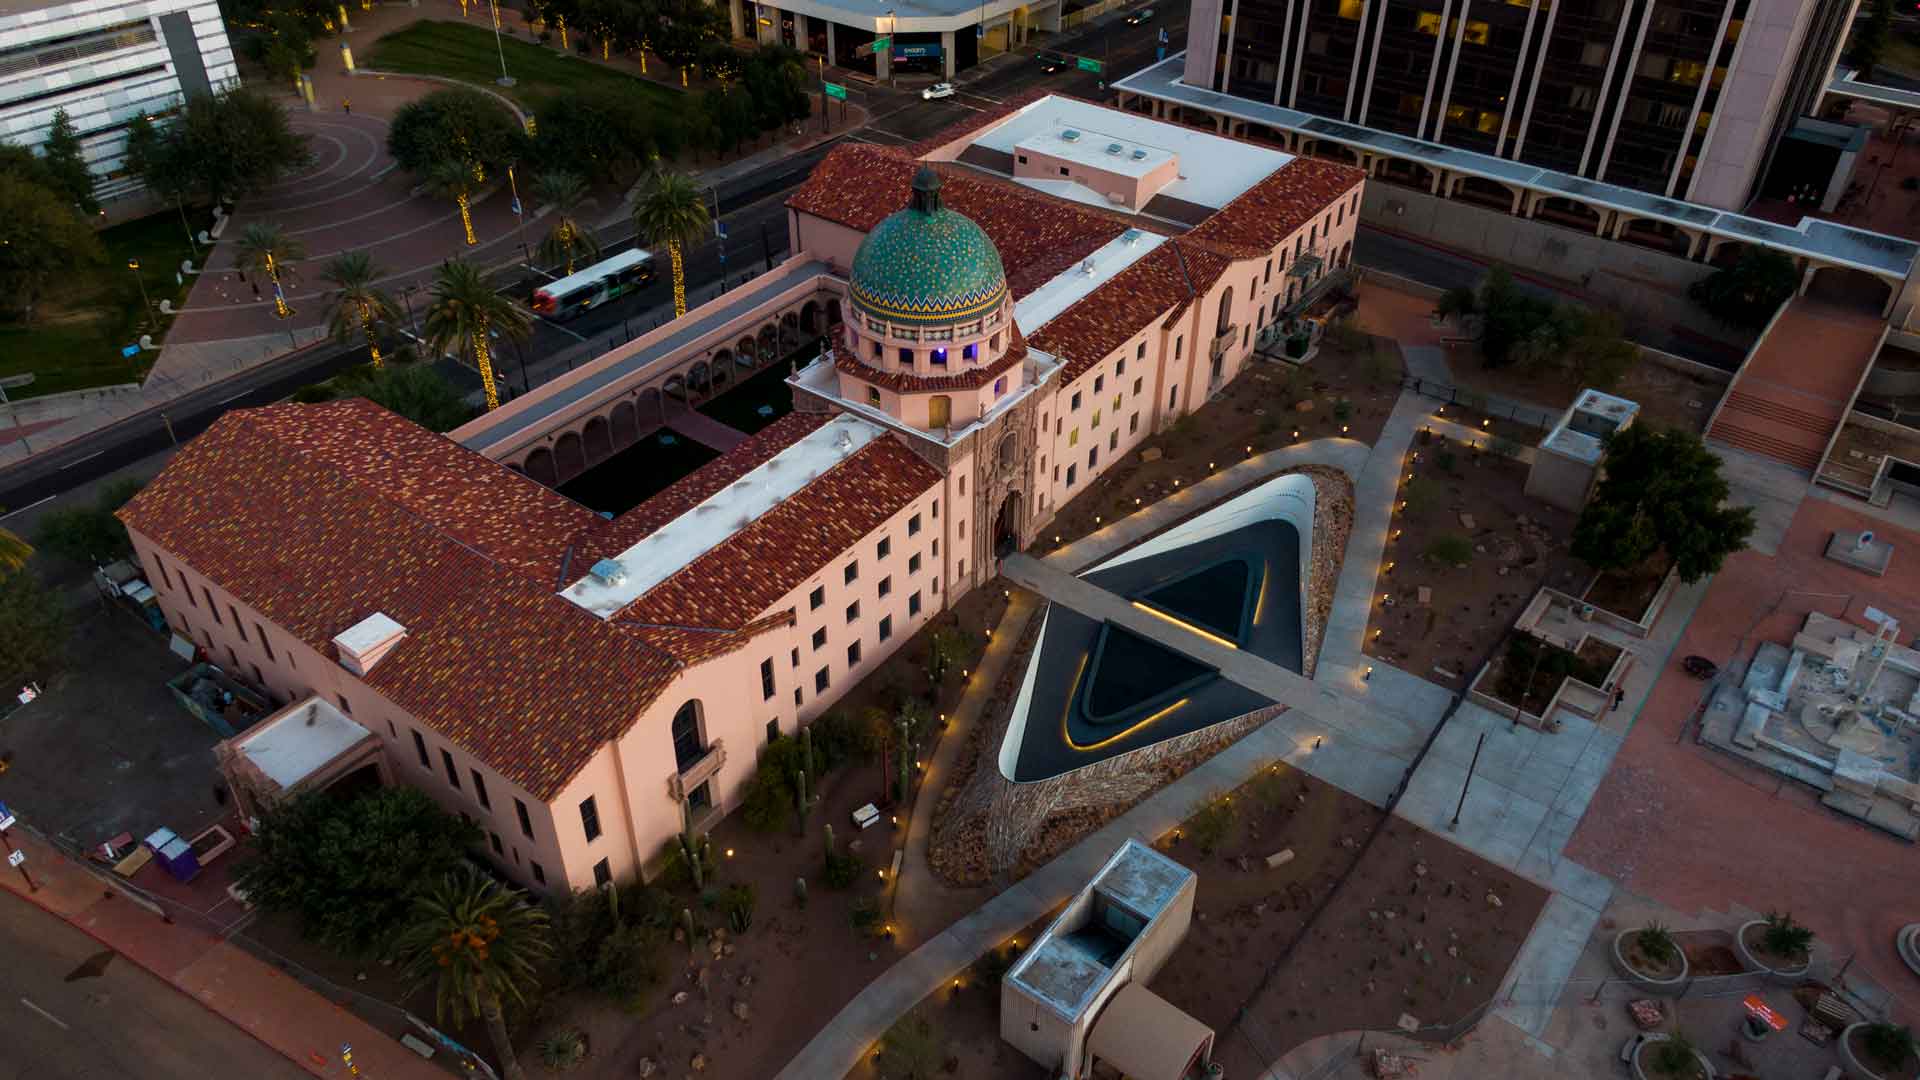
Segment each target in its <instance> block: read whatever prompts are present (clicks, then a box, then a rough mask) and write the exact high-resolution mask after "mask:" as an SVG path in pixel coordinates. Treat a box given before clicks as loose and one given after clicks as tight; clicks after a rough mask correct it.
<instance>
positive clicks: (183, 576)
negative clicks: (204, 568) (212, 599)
mask: <svg viewBox="0 0 1920 1080" xmlns="http://www.w3.org/2000/svg"><path fill="white" fill-rule="evenodd" d="M180 591H181V592H182V593H184V594H185V595H186V598H187V606H188V607H190V608H198V607H199V606H200V601H198V600H195V599H194V598H193V586H191V585H189V584H187V572H186V571H185V570H182V571H180Z"/></svg>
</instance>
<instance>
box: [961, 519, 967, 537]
mask: <svg viewBox="0 0 1920 1080" xmlns="http://www.w3.org/2000/svg"><path fill="white" fill-rule="evenodd" d="M966 538H967V523H966V522H964V521H963V522H961V523H960V539H962V540H965V539H966Z"/></svg>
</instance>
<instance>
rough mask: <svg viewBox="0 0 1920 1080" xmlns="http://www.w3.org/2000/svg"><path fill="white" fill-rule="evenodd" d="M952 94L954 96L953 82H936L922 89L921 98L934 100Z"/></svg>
mask: <svg viewBox="0 0 1920 1080" xmlns="http://www.w3.org/2000/svg"><path fill="white" fill-rule="evenodd" d="M952 96H953V84H952V83H950V82H937V83H934V84H933V85H932V86H929V87H927V88H926V89H925V90H922V91H920V99H921V100H922V101H932V100H933V99H934V98H943V97H952Z"/></svg>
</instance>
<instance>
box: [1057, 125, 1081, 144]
mask: <svg viewBox="0 0 1920 1080" xmlns="http://www.w3.org/2000/svg"><path fill="white" fill-rule="evenodd" d="M1060 137H1061V138H1062V139H1065V140H1066V141H1068V142H1079V141H1080V133H1079V132H1078V131H1075V130H1074V129H1073V128H1068V129H1067V130H1065V131H1063V132H1061V133H1060Z"/></svg>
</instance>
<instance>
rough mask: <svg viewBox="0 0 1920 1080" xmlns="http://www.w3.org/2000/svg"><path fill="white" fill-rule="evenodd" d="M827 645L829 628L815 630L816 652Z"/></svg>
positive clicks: (814, 645)
mask: <svg viewBox="0 0 1920 1080" xmlns="http://www.w3.org/2000/svg"><path fill="white" fill-rule="evenodd" d="M826 643H827V628H826V627H824V626H823V627H821V628H820V629H818V630H815V631H814V632H813V647H814V649H815V650H818V649H819V648H820V647H821V646H823V645H825V644H826Z"/></svg>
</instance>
